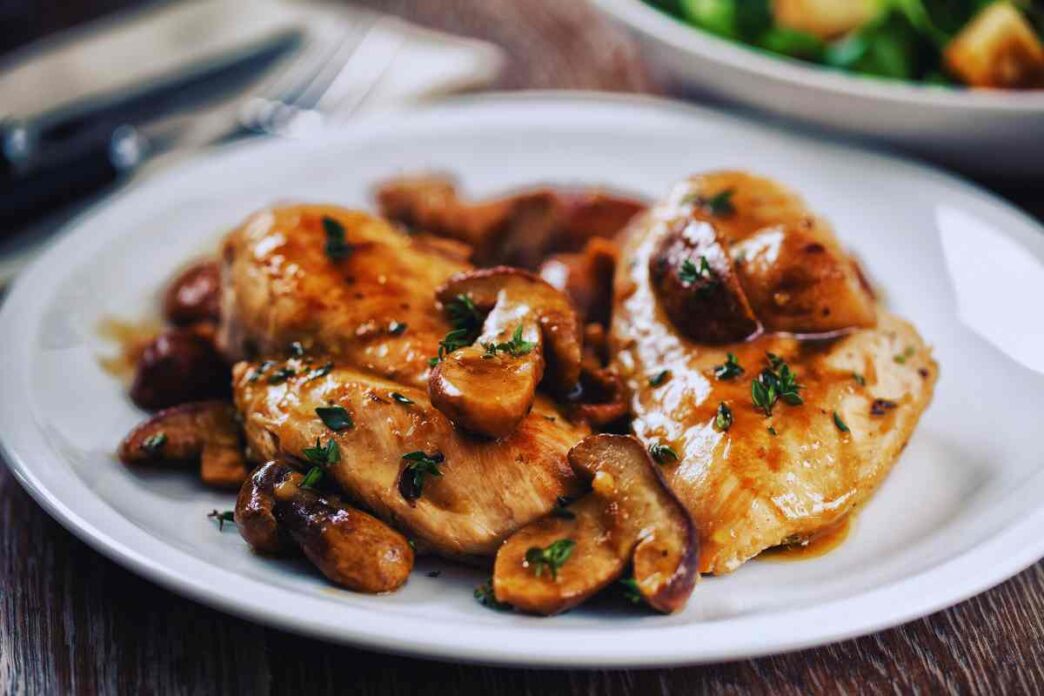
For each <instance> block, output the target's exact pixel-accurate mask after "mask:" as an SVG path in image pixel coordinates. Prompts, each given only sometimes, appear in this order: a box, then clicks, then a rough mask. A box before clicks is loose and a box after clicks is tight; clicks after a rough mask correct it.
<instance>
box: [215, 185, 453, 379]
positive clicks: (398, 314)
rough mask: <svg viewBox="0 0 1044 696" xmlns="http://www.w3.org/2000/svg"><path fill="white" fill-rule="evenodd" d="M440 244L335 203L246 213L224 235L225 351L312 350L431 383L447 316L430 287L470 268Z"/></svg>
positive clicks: (239, 356) (221, 338) (251, 354)
mask: <svg viewBox="0 0 1044 696" xmlns="http://www.w3.org/2000/svg"><path fill="white" fill-rule="evenodd" d="M468 268H469V266H468V264H467V263H466V262H464V261H463V260H461V258H460V257H459V255H456V254H453V253H451V252H448V251H447V250H446V249H445V247H444V245H441V244H432V243H429V242H428V241H426V240H424V239H423V238H412V237H409V236H407V235H406V234H404V233H402V232H400V231H398V230H396V229H395V228H393V227H392V226H391V225H389V224H388V223H387V222H385V221H383V220H380V219H378V218H375V217H371V216H369V215H367V214H365V213H360V212H356V211H351V210H346V209H344V208H338V207H335V206H319V205H297V206H288V207H281V208H273V209H270V210H265V211H262V212H259V213H257V214H255V215H253V216H251V217H250V218H249V219H248V220H247V221H246V222H245V223H244V224H243V225H242V226H241V227H240V228H239V229H237V230H235V231H233V232H232V233H230V234H229V235H228V237H227V238H226V240H225V244H224V248H223V251H222V303H221V320H222V323H221V330H220V332H219V340H218V342H219V345H220V346H221V347H222V349H223V350H224V352H225V353H226V354H228V355H229V356H230V357H231V358H234V359H242V358H250V357H254V356H271V355H285V354H286V351H287V350H288V348H289V346H290V345H291V344H292V343H293V342H295V341H298V342H300V343H301V344H302V345H303V346H304V347H305V348H306V349H307V350H309V352H315V353H324V354H329V355H331V356H334V357H336V358H338V359H339V360H340V361H342V362H344V363H346V364H351V365H354V366H357V367H359V368H360V369H363V370H367V371H370V372H373V373H375V374H378V375H381V376H383V377H386V378H388V379H392V380H395V381H398V382H401V383H404V384H412V385H417V386H422V385H424V384H426V383H427V372H428V360H429V358H431V357H432V356H434V355H435V354H436V353H437V352H438V345H439V341H440V340H441V339H442V337H443V336H444V335H445V334H446V332H447V331H449V330H450V328H451V327H450V325H449V323H448V322H447V321H446V319H445V318H443V316H442V312H440V311H439V310H438V309H437V307H436V305H435V288H437V287H438V286H439V285H440V284H441V283H442V282H443V281H445V280H446V279H447V278H449V276H451V275H452V274H454V273H456V272H459V271H463V270H467V269H468Z"/></svg>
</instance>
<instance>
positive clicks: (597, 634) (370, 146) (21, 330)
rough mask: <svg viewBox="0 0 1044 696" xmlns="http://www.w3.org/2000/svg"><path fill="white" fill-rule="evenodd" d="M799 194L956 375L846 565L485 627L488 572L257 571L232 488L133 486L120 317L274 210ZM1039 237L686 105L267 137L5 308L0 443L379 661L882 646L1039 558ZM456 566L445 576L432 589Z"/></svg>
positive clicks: (523, 101) (608, 105)
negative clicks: (293, 204) (587, 189)
mask: <svg viewBox="0 0 1044 696" xmlns="http://www.w3.org/2000/svg"><path fill="white" fill-rule="evenodd" d="M718 167H743V168H750V169H754V170H757V171H759V172H763V173H765V174H768V175H771V176H775V177H778V178H779V179H781V180H783V181H785V182H787V183H788V184H790V185H792V186H794V187H796V188H797V190H799V191H801V192H802V193H803V194H804V195H805V196H806V197H807V199H808V200H809V202H810V203H811V205H812V206H813V207H814V208H815V209H816V210H818V211H821V212H822V213H823V214H825V215H826V216H827V217H829V218H830V219H831V220H832V221H833V222H834V223H835V225H836V227H837V230H838V233H839V235H840V236H841V238H842V239H843V240H844V242H845V243H846V244H848V245H849V246H850V247H851V248H852V249H853V250H855V252H856V253H857V254H858V255H859V256H860V257H861V258H862V259H863V261H864V262H865V264H866V265H867V267H868V268H869V269H870V272H871V273H872V275H873V276H874V278H875V279H876V280H877V282H878V283H879V284H880V285H881V286H882V287H883V288H885V289H886V291H887V300H888V303H889V304H890V305H891V306H892V307H893V308H894V309H895V310H896V311H898V312H899V313H901V314H902V315H904V316H906V317H909V318H910V319H912V320H913V321H914V322H915V323H916V324H917V326H918V327H919V328H920V330H921V331H922V332H923V334H924V335H925V336H926V338H927V339H928V340H929V341H930V342H932V343H933V344H934V345H935V351H936V355H937V357H938V360H939V362H940V363H941V365H942V379H941V381H940V383H939V387H938V392H937V395H936V398H935V402H934V404H933V405H932V407H931V408H930V409H929V410H928V412H927V414H926V415H925V417H924V419H923V421H922V423H921V425H920V427H919V428H918V430H917V432H916V434H915V436H914V437H913V439H912V441H911V442H910V445H909V447H908V448H907V450H906V452H905V453H904V454H903V456H902V458H901V459H900V461H899V462H898V464H897V465H896V468H895V471H894V472H893V474H892V475H891V477H890V478H889V479H888V481H887V482H886V483H885V485H884V487H883V488H882V489H881V491H880V492H879V493H878V495H877V496H876V497H875V498H874V499H873V500H872V501H871V503H870V504H869V505H868V506H867V508H866V509H865V511H864V512H863V513H862V515H861V516H860V518H859V520H858V522H857V524H856V526H855V529H854V531H853V533H852V535H851V538H850V539H849V540H848V541H847V542H846V543H845V544H844V545H843V546H841V548H839V549H838V550H837V551H835V552H833V553H831V554H828V555H826V556H824V557H821V558H819V559H816V560H812V561H807V562H794V563H772V562H758V561H755V562H751V563H748V564H747V565H746V566H744V567H743V568H741V569H740V570H739V571H737V572H736V573H734V574H732V575H729V576H726V577H720V578H706V579H704V581H703V582H702V583H701V584H700V585H699V586H698V587H697V589H696V592H695V593H694V595H693V597H692V600H691V601H690V603H689V607H688V608H687V609H686V610H685V611H684V612H683V613H681V614H678V615H675V616H655V615H651V614H645V613H641V612H629V611H624V610H621V609H618V608H614V607H613V606H612V605H609V606H599V607H589V608H582V609H579V610H576V611H573V612H571V613H569V614H567V615H565V616H561V617H557V618H552V619H539V618H533V617H526V616H521V615H513V614H502V613H497V612H494V611H490V610H487V609H485V608H483V607H481V606H479V605H478V604H477V603H476V602H475V601H474V600H473V599H472V596H471V592H472V588H473V587H474V586H475V585H476V584H478V583H479V582H480V581H481V580H482V579H483V576H482V574H481V573H479V572H477V571H474V570H469V569H467V568H462V567H456V566H453V565H450V564H445V563H441V562H439V561H435V560H426V561H423V562H421V563H419V568H418V570H417V571H415V572H414V574H413V576H412V577H411V579H410V581H409V583H408V584H407V586H406V587H405V588H404V589H403V590H402V591H400V592H398V593H395V594H392V595H389V596H381V597H371V596H364V595H358V594H352V593H350V592H345V591H341V590H338V589H335V588H332V587H331V586H330V585H328V584H327V583H326V582H325V581H324V580H323V579H322V578H321V577H319V576H318V574H317V573H315V572H314V571H312V570H310V569H309V568H308V567H307V566H306V565H304V564H303V563H300V562H293V561H272V560H266V559H264V558H261V557H258V556H255V555H254V554H252V553H250V552H249V551H248V550H247V547H246V545H245V544H244V543H243V542H242V541H241V540H240V538H239V536H238V535H237V534H236V533H235V530H234V528H233V529H228V528H226V530H225V531H224V532H223V533H219V532H218V530H217V528H216V526H215V525H214V524H213V522H212V521H210V520H208V519H207V518H206V513H207V512H209V511H210V510H211V509H212V508H219V509H223V508H228V507H230V506H231V502H232V498H231V496H230V495H220V494H217V493H215V492H212V491H208V490H205V489H203V488H202V487H201V486H200V485H199V484H198V483H197V482H195V481H193V477H192V476H190V475H186V474H184V473H174V472H170V473H159V472H135V471H131V470H128V469H127V468H125V467H124V466H122V465H120V464H119V463H118V462H117V461H116V460H115V459H114V457H113V449H114V447H115V445H116V443H117V442H118V441H119V440H120V438H121V437H122V436H123V435H124V434H125V433H126V431H127V430H128V429H129V428H130V427H131V426H132V425H134V424H135V422H137V421H138V420H139V419H140V418H141V417H142V414H141V413H140V412H139V411H137V410H136V409H135V408H133V407H132V406H131V404H130V403H129V402H128V400H127V399H126V397H125V395H124V392H123V388H122V386H121V385H120V384H119V383H118V382H117V381H116V380H114V379H113V378H112V377H110V376H109V375H107V374H106V373H105V372H104V371H103V370H102V369H101V368H100V367H99V364H98V356H99V355H102V354H105V353H107V352H111V351H112V346H110V345H108V344H106V343H105V342H104V340H102V339H100V338H99V335H98V331H97V327H98V323H99V322H100V321H101V320H102V319H104V318H107V317H130V318H134V317H139V318H140V317H143V316H146V315H148V314H150V313H154V312H155V310H156V300H157V295H158V291H159V289H160V288H161V287H163V285H164V283H165V281H166V280H167V279H168V278H169V277H170V275H171V273H172V272H173V271H174V270H175V269H177V268H178V267H179V266H180V265H182V264H183V263H185V262H186V261H187V260H188V259H190V258H191V257H193V256H195V255H197V254H199V253H200V252H202V251H207V250H210V249H212V248H213V247H214V245H215V244H216V241H217V239H218V238H219V236H220V235H221V233H222V232H223V231H224V230H226V229H228V228H229V227H230V226H232V225H234V224H236V223H237V222H238V221H239V220H241V219H242V218H243V217H244V216H245V215H246V214H247V213H249V212H250V211H252V210H254V209H255V208H258V207H260V206H264V205H267V204H270V203H273V202H276V201H287V200H295V199H296V200H309V201H333V202H338V203H343V204H345V205H350V206H369V205H370V198H369V192H370V187H371V186H372V184H373V183H374V182H376V181H378V180H380V179H382V178H384V177H388V176H391V175H394V174H396V173H399V172H405V171H415V170H418V169H429V170H430V169H436V170H447V171H452V172H457V173H459V174H460V176H461V178H462V181H463V184H464V186H465V187H466V189H467V191H468V192H469V193H471V194H474V195H483V194H491V193H494V192H498V191H502V190H504V189H505V188H509V187H512V186H518V185H525V184H530V183H533V182H541V181H551V182H556V183H588V184H590V183H598V184H605V185H608V186H611V187H614V188H619V189H623V190H629V191H635V192H638V193H641V194H644V195H647V196H650V197H654V196H657V195H659V194H661V193H662V192H664V191H665V190H666V189H667V187H668V185H669V184H671V182H673V181H674V180H676V179H678V178H679V177H682V176H685V175H687V174H689V173H691V172H695V171H700V170H705V169H712V168H718ZM1041 259H1044V235H1042V234H1041V228H1040V226H1039V225H1037V224H1036V223H1034V222H1033V221H1031V220H1029V219H1027V218H1026V217H1025V216H1023V215H1021V214H1020V213H1018V212H1017V211H1015V210H1013V209H1012V208H1010V207H1009V206H1007V205H1005V204H1004V203H1002V202H1000V201H999V200H997V199H995V198H993V197H992V196H990V195H988V194H986V193H983V192H981V191H979V190H978V189H976V188H974V187H972V186H970V185H968V184H965V183H963V182H961V181H958V180H956V179H953V178H951V177H949V176H946V175H943V174H940V173H938V172H935V171H933V170H930V169H927V168H925V167H923V166H919V165H915V164H910V163H907V162H903V161H900V160H896V159H891V158H887V157H883V156H880V155H875V154H870V153H866V152H863V151H859V150H855V149H849V148H845V147H840V146H835V145H826V144H821V143H818V142H816V141H814V140H811V139H808V138H804V137H799V136H794V135H788V134H785V133H782V132H779V131H776V130H771V129H769V128H765V127H761V126H757V125H753V124H751V123H748V122H745V121H741V120H736V119H733V118H730V117H727V116H724V115H721V114H718V113H714V112H709V111H705V110H698V109H694V108H691V107H685V106H680V105H677V104H673V103H669V102H662V101H655V100H634V99H624V98H612V97H596V96H584V95H571V96H551V95H536V96H529V97H524V96H521V97H504V96H500V97H492V98H489V97H487V98H473V99H465V100H460V101H457V102H450V103H445V104H443V105H438V106H433V107H429V108H425V109H422V110H417V111H412V112H405V113H401V114H392V115H377V116H372V117H368V118H366V119H365V120H360V121H357V122H355V123H353V124H351V126H350V128H348V129H346V130H344V131H342V132H337V133H330V134H328V135H326V136H325V137H323V138H321V139H317V140H310V141H279V142H265V143H256V144H247V145H244V146H239V147H234V148H230V149H227V150H224V151H219V152H215V153H213V154H210V155H208V156H205V157H202V158H200V159H199V160H197V161H195V162H192V163H189V164H186V165H184V166H181V167H179V168H177V169H175V170H171V171H169V172H167V173H165V174H162V175H160V176H157V177H155V178H153V179H151V180H147V181H145V182H142V183H141V184H140V185H137V186H135V187H134V188H132V189H131V190H129V191H127V192H125V193H122V194H120V195H118V196H116V197H114V198H113V199H112V200H110V201H109V202H107V203H106V204H104V205H102V206H99V207H98V208H97V209H95V210H94V211H92V212H91V213H90V214H88V215H86V216H85V217H83V218H82V219H80V220H79V221H78V222H76V223H75V224H73V225H72V226H71V227H70V229H69V230H68V232H67V233H66V234H65V236H64V237H63V238H62V239H61V240H60V241H59V242H58V243H56V244H55V245H54V246H53V248H51V249H50V251H48V252H47V253H46V254H45V255H44V256H43V257H42V258H40V259H39V260H38V261H37V262H36V263H35V264H34V265H33V266H32V267H31V268H30V269H29V270H27V271H26V272H25V273H24V275H23V276H22V277H21V278H20V279H19V281H18V282H17V284H16V287H15V288H14V289H13V291H12V293H11V295H10V297H9V298H8V300H7V302H6V303H5V305H4V307H3V311H2V314H0V383H2V385H3V392H2V396H0V435H2V438H3V444H4V450H5V453H6V456H7V458H8V461H9V462H10V465H11V467H12V469H13V470H14V472H15V475H16V476H17V477H18V479H19V480H20V481H21V482H22V484H23V485H24V486H25V487H26V488H28V489H29V491H30V492H31V493H32V494H33V496H35V498H36V499H37V500H38V501H39V502H40V503H41V504H42V505H43V506H44V507H45V508H46V509H47V510H48V511H49V512H50V513H51V514H52V515H54V516H55V517H57V518H58V519H59V520H60V521H61V522H62V523H63V524H65V525H66V526H67V527H68V528H69V529H71V530H72V531H74V532H75V533H76V534H78V535H79V536H81V537H82V538H83V539H85V540H86V541H87V542H89V543H90V544H92V545H93V546H94V547H95V548H97V549H98V550H100V551H101V552H103V553H105V554H106V555H108V556H111V557H112V558H114V559H116V560H117V561H119V562H120V563H123V564H124V565H126V566H128V567H129V568H131V569H133V570H134V571H136V572H139V573H141V574H143V575H145V576H147V577H149V578H151V579H153V580H155V581H156V582H159V583H161V584H163V585H165V586H166V587H168V588H170V589H172V590H174V591H176V592H180V593H183V594H186V595H189V596H191V597H193V598H196V599H198V600H200V601H203V602H206V603H208V604H211V605H214V606H216V607H219V608H221V609H224V610H227V611H230V612H234V613H236V614H240V615H242V616H246V617H249V618H252V619H255V620H258V621H263V622H266V623H270V624H274V625H277V626H280V627H283V628H287V629H291V630H294V631H299V632H302V633H308V634H313V635H316V636H321V637H324V638H329V639H333V640H340V641H348V642H352V643H357V644H359V645H365V646H369V647H373V648H378V649H384V650H393V651H398V652H406V653H414V654H418V655H428V656H435V657H441V658H449V659H454V660H475V661H488V662H498V663H513V664H525V665H559V666H569V667H577V666H583V665H592V666H594V665H599V666H606V665H616V666H619V665H670V664H680V663H693V662H702V661H712V660H722V659H730V658H739V657H744V656H751V655H759V654H764V653H770V652H776V651H781V650H789V649H794V648H800V647H804V646H811V645H816V644H821V643H826V642H829V641H834V640H839V639H842V638H847V637H850V636H855V635H859V634H864V633H868V632H871V631H875V630H878V629H881V628H884V627H887V626H892V625H895V624H898V623H900V622H902V621H906V620H909V619H912V618H915V617H918V616H922V615H924V614H927V613H929V612H931V611H934V610H936V609H940V608H942V607H945V606H948V605H951V604H953V603H955V602H958V601H960V600H961V599H964V598H966V597H968V596H970V595H972V594H974V593H976V592H980V591H982V590H984V589H986V588H987V587H990V586H991V585H994V584H996V583H998V582H1000V581H1001V580H1003V579H1005V578H1007V577H1009V576H1011V575H1012V574H1014V573H1016V572H1017V571H1019V570H1020V569H1022V568H1024V567H1026V566H1027V565H1029V564H1030V563H1032V562H1034V561H1035V560H1037V559H1038V558H1039V557H1041V555H1042V554H1044V535H1042V534H1041V533H1040V530H1041V529H1044V507H1042V504H1041V501H1042V500H1044V477H1042V475H1041V460H1042V457H1041V454H1040V447H1039V442H1040V438H1039V431H1038V428H1039V427H1040V424H1039V419H1040V415H1041V410H1042V406H1044V375H1042V372H1044V345H1042V344H1044V330H1042V321H1044V320H1042V318H1041V317H1042V314H1041V313H1040V312H1039V311H1038V309H1037V308H1036V307H1035V306H1034V303H1035V302H1038V301H1039V299H1040V298H1041V297H1044V272H1042V264H1041ZM433 569H441V570H442V574H441V576H440V577H437V578H432V577H428V576H427V575H426V571H430V570H433Z"/></svg>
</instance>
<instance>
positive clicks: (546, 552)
mask: <svg viewBox="0 0 1044 696" xmlns="http://www.w3.org/2000/svg"><path fill="white" fill-rule="evenodd" d="M575 546H576V542H575V541H573V540H572V539H559V540H557V541H553V542H551V543H550V544H549V545H548V546H547V547H546V548H540V547H539V546H531V547H529V549H528V550H527V551H526V565H528V566H529V567H530V569H531V570H532V571H533V575H536V576H537V577H538V578H539V577H540V576H541V575H542V574H543V572H544V570H547V571H548V572H550V573H551V579H552V580H558V571H559V569H560V568H561V567H562V566H563V565H564V564H565V562H566V561H568V560H569V556H570V555H572V553H573V548H574V547H575Z"/></svg>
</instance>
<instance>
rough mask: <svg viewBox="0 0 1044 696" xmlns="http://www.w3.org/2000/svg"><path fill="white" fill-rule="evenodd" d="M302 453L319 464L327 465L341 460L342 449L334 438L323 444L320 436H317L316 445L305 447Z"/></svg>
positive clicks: (312, 461)
mask: <svg viewBox="0 0 1044 696" xmlns="http://www.w3.org/2000/svg"><path fill="white" fill-rule="evenodd" d="M301 454H303V455H304V456H305V459H307V460H308V461H310V462H311V463H312V464H315V465H317V466H323V467H326V466H330V465H331V464H337V463H338V462H340V461H341V449H340V448H339V447H338V446H337V442H335V441H334V440H327V441H326V444H325V445H321V444H319V438H315V447H305V448H304V449H303V450H301Z"/></svg>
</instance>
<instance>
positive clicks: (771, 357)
mask: <svg viewBox="0 0 1044 696" xmlns="http://www.w3.org/2000/svg"><path fill="white" fill-rule="evenodd" d="M766 357H767V358H768V363H769V366H768V367H766V368H765V369H764V370H762V371H761V373H760V374H759V375H758V376H757V377H756V378H755V379H754V381H753V382H751V383H750V397H751V400H752V401H753V402H754V406H756V407H757V408H759V409H761V410H762V411H764V412H765V415H766V416H771V415H772V409H773V407H774V406H775V405H776V402H777V401H780V400H782V401H784V402H786V403H788V404H790V405H791V406H800V405H801V404H803V403H805V400H804V399H802V398H801V395H800V394H799V393H798V390H799V389H801V385H800V384H798V383H797V375H795V374H794V372H793V371H792V370H791V369H790V366H789V365H787V363H786V362H785V361H784V360H783V358H781V357H779V356H778V355H775V354H774V353H768V354H767V355H766Z"/></svg>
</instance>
